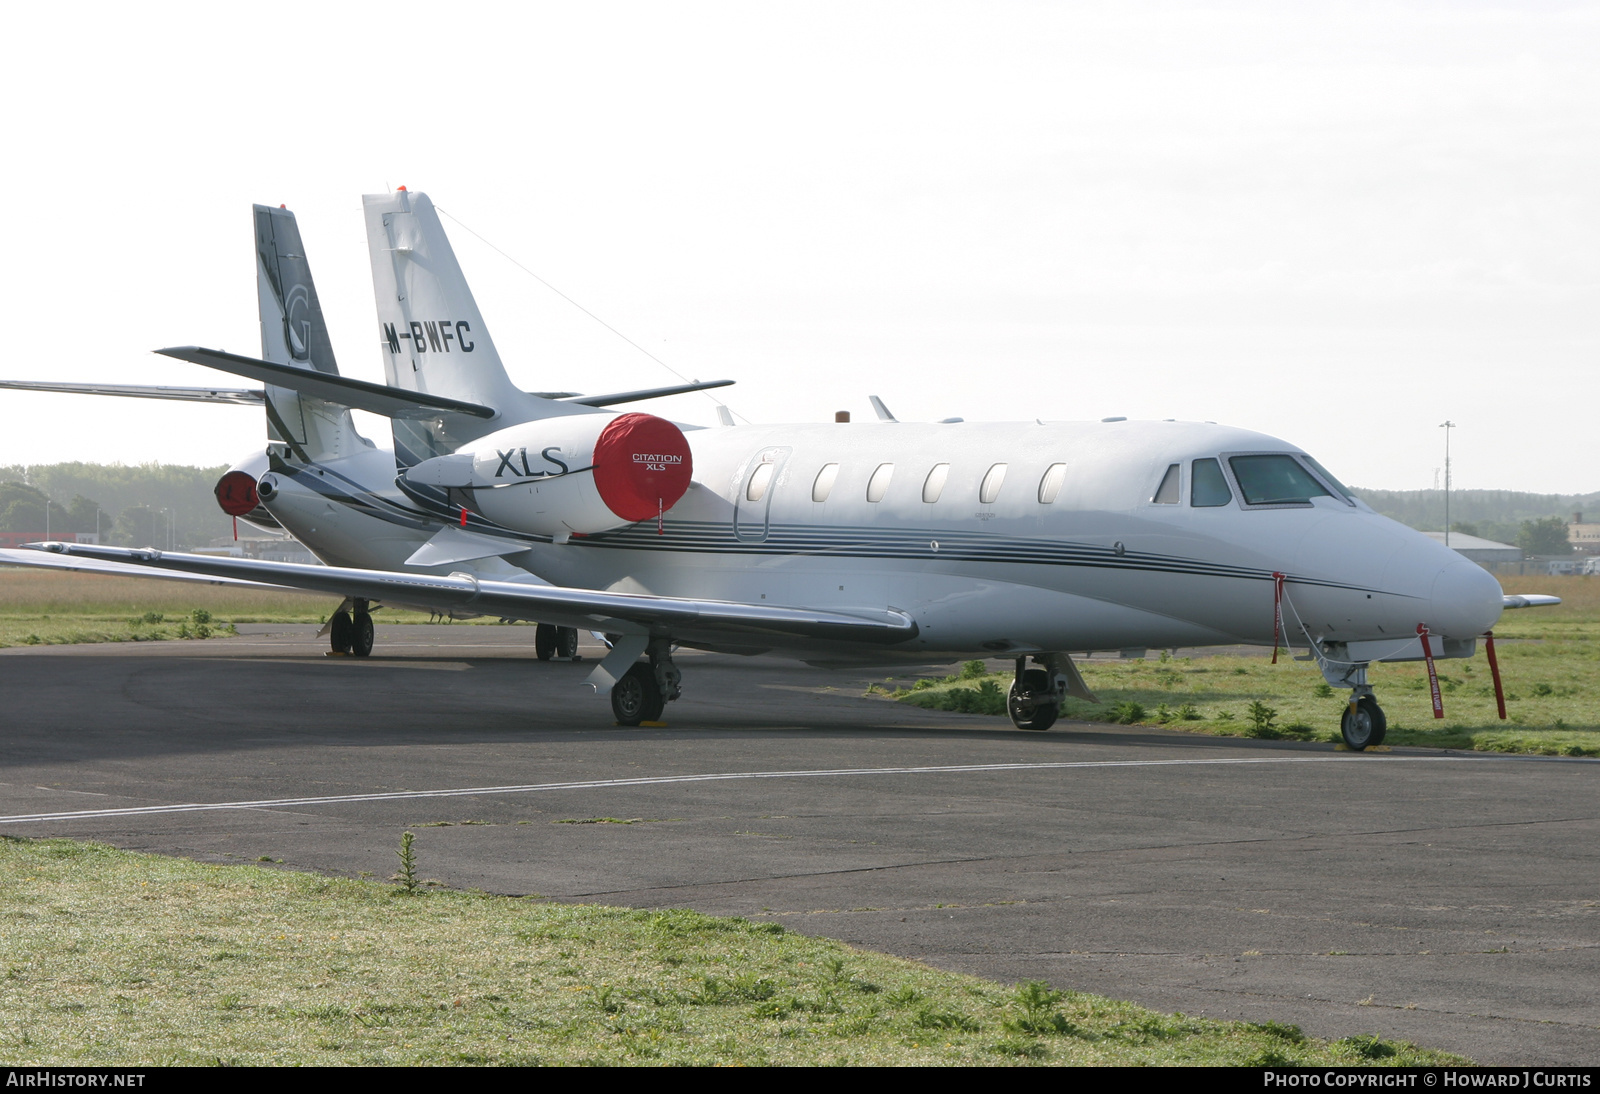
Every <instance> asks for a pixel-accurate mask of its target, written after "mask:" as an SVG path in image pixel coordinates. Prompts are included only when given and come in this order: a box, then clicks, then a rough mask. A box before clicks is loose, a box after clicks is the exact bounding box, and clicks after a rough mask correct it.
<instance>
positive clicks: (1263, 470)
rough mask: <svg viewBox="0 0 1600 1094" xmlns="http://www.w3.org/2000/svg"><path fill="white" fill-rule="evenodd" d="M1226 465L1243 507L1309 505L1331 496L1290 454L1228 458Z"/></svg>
mask: <svg viewBox="0 0 1600 1094" xmlns="http://www.w3.org/2000/svg"><path fill="white" fill-rule="evenodd" d="M1228 466H1229V467H1231V468H1233V477H1234V479H1235V480H1237V481H1238V483H1239V490H1240V492H1241V493H1243V494H1244V500H1245V504H1246V505H1309V504H1310V502H1311V499H1312V498H1319V497H1321V498H1326V497H1332V496H1333V495H1332V494H1331V493H1330V492H1329V491H1328V489H1327V488H1326V487H1324V486H1323V485H1322V484H1321V483H1319V482H1318V481H1317V480H1316V479H1315V478H1313V477H1312V475H1311V473H1310V472H1309V471H1307V470H1306V469H1305V468H1304V467H1301V466H1300V464H1299V462H1298V461H1296V460H1295V458H1294V457H1293V456H1290V455H1287V454H1285V455H1272V456H1231V457H1229V459H1228Z"/></svg>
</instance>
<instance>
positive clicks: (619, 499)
mask: <svg viewBox="0 0 1600 1094" xmlns="http://www.w3.org/2000/svg"><path fill="white" fill-rule="evenodd" d="M693 475H694V461H693V458H692V457H691V456H690V454H689V439H688V438H687V437H685V436H684V435H683V430H681V429H679V428H678V427H677V426H675V425H673V424H672V423H671V422H669V421H667V420H666V419H665V418H657V417H656V416H655V415H654V414H623V415H620V416H619V417H617V418H615V419H613V420H612V422H611V424H610V425H608V426H606V427H605V428H604V429H602V430H601V431H600V438H599V440H597V441H595V443H594V485H595V488H596V489H598V490H599V491H600V500H601V501H603V502H605V503H606V508H607V509H610V510H611V511H612V512H613V513H615V514H616V515H617V516H619V517H621V518H622V519H623V520H627V521H639V520H650V519H651V518H652V517H654V516H655V515H656V514H657V513H660V512H663V511H665V510H667V509H671V508H672V507H673V506H674V505H676V504H677V503H678V499H679V498H681V497H683V495H684V492H685V491H686V490H688V489H689V479H690V478H691V477H693Z"/></svg>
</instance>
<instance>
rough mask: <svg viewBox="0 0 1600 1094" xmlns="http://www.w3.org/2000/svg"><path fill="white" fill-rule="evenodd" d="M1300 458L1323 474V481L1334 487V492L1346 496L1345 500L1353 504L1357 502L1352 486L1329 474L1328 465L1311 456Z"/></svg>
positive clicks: (1312, 468)
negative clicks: (1351, 489) (1351, 490)
mask: <svg viewBox="0 0 1600 1094" xmlns="http://www.w3.org/2000/svg"><path fill="white" fill-rule="evenodd" d="M1300 458H1301V459H1302V460H1305V461H1306V463H1308V464H1310V465H1311V470H1313V471H1315V472H1316V473H1317V474H1319V475H1321V476H1322V481H1323V482H1325V483H1327V484H1328V485H1329V486H1331V487H1333V492H1334V493H1336V494H1338V495H1339V496H1340V497H1342V498H1344V500H1345V501H1347V502H1350V503H1351V504H1352V505H1353V504H1355V500H1356V496H1355V495H1354V494H1352V493H1351V492H1350V488H1349V487H1348V486H1346V485H1345V484H1344V483H1342V482H1340V481H1339V480H1338V479H1336V478H1334V477H1333V476H1332V475H1330V474H1328V469H1327V468H1326V467H1323V466H1322V465H1321V464H1320V463H1318V462H1317V461H1316V460H1314V459H1312V458H1311V457H1310V456H1301V457H1300Z"/></svg>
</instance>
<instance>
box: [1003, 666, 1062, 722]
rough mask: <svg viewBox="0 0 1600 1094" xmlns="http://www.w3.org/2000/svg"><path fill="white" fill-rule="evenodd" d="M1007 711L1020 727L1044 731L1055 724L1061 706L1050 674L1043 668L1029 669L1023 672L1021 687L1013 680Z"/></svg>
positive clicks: (1012, 720)
mask: <svg viewBox="0 0 1600 1094" xmlns="http://www.w3.org/2000/svg"><path fill="white" fill-rule="evenodd" d="M1006 713H1007V714H1009V715H1011V724H1012V725H1014V726H1016V727H1017V728H1018V729H1028V730H1033V731H1034V732H1036V733H1042V732H1044V731H1045V730H1047V729H1049V728H1050V727H1051V726H1053V725H1055V724H1056V717H1057V715H1059V714H1060V713H1061V707H1060V704H1058V703H1057V702H1056V701H1055V695H1054V694H1053V693H1052V691H1051V690H1050V674H1049V673H1047V672H1045V671H1044V670H1043V669H1029V670H1028V671H1026V672H1024V673H1023V674H1022V686H1021V687H1020V688H1019V687H1018V686H1017V684H1016V682H1015V681H1013V682H1012V684H1011V694H1010V695H1009V696H1007V697H1006Z"/></svg>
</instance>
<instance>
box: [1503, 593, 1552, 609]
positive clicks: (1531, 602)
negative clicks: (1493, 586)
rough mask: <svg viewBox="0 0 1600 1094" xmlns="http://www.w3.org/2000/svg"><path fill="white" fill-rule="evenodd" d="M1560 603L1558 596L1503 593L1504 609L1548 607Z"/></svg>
mask: <svg viewBox="0 0 1600 1094" xmlns="http://www.w3.org/2000/svg"><path fill="white" fill-rule="evenodd" d="M1559 603H1561V598H1560V597H1559V596H1544V595H1542V594H1540V593H1507V594H1506V595H1505V607H1506V610H1508V611H1509V610H1510V609H1512V608H1550V607H1554V606H1555V605H1557V604H1559Z"/></svg>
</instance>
